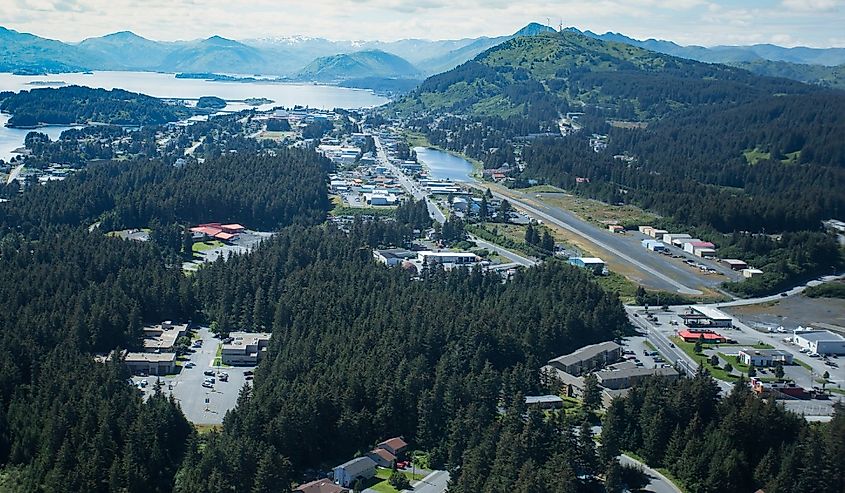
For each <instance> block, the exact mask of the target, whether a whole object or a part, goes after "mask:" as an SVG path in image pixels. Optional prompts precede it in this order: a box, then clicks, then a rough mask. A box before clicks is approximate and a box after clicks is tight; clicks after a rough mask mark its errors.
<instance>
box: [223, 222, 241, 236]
mask: <svg viewBox="0 0 845 493" xmlns="http://www.w3.org/2000/svg"><path fill="white" fill-rule="evenodd" d="M220 229H222V230H223V231H225V232H227V233H232V234H237V233H242V232H243V230H245V229H246V228H245V227H243V226H241V225H240V224H237V223H234V224H224V225H222V226H220Z"/></svg>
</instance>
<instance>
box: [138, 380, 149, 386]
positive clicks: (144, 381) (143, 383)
mask: <svg viewBox="0 0 845 493" xmlns="http://www.w3.org/2000/svg"><path fill="white" fill-rule="evenodd" d="M148 384H149V382H147V379H146V378H145V379H143V380H141V381H140V382H138V385H140V386H141V388H143V387H146V386H147V385H148Z"/></svg>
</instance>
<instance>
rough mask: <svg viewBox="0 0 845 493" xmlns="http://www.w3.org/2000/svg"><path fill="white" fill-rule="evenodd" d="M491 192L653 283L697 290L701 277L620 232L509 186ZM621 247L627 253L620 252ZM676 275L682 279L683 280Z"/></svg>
mask: <svg viewBox="0 0 845 493" xmlns="http://www.w3.org/2000/svg"><path fill="white" fill-rule="evenodd" d="M469 185H471V186H473V187H475V188H478V189H485V188H486V187H485V186H484V185H483V184H478V183H469ZM491 192H492V193H493V195H494V196H496V197H498V198H500V199H507V200H508V201H509V202H510V203H512V204H513V205H515V206H517V207H518V208H520V209H523V210H524V211H526V212H527V213H529V214H530V215H532V216H534V217H535V218H539V219H542V220H544V221H548V222H550V223H552V224H554V225H556V226H559V227H561V228H563V229H566V230H567V231H569V232H571V233H574V234H576V235H578V236H580V237H582V238H584V239H586V240H587V241H589V242H590V243H592V244H594V245H596V246H597V247H599V248H600V249H602V250H604V251H605V252H607V253H609V254H611V255H615V256H616V257H618V258H620V259H622V260H623V261H625V262H628V263H630V264H631V265H634V266H636V267H637V268H639V269H640V270H641V271H643V272H644V273H647V274H649V275H650V276H651V277H652V278H653V279H652V280H651V281H652V282H650V284H652V285H653V287H656V288H660V289H668V290H674V291H677V292H678V293H681V294H692V295H697V294H701V291H699V290H697V289H694V288H692V287H690V286H691V285H700V284H701V280H700V279H698V278H697V277H696V275H695V274H694V273H692V272H689V271H687V270H684V269H683V268H682V267H681V266H679V265H674V264H671V263H669V262H667V261H666V259H664V258H662V257H661V256H659V255H655V254H654V253H653V252H649V251H648V250H646V249H644V248H638V247H636V246H635V245H633V243H632V242H631V241H629V240H628V239H626V238H624V237H621V236H620V235H614V234H613V233H610V232H608V231H605V230H602V229H599V228H598V227H596V226H593V225H592V224H589V223H587V222H585V221H583V220H581V219H579V218H577V217H575V215H573V214H571V213H569V212H567V211H564V210H563V209H560V208H557V207H551V206H548V205H546V204H541V203H538V202H536V201H535V200H533V199H531V197H530V196H528V195H527V194H524V193H521V192H518V191H513V190H509V191H508V194H507V195H505V194H502V193H500V192H498V191H493V190H491ZM623 250H624V251H625V252H627V253H623ZM664 272H669V273H671V274H672V277H670V276H668V275H666V274H665V273H664ZM677 279H681V280H683V283H682V282H679V281H678V280H677Z"/></svg>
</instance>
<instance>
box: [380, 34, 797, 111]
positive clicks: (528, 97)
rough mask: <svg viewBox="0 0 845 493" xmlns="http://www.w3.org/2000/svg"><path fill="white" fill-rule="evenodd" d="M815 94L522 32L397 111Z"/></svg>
mask: <svg viewBox="0 0 845 493" xmlns="http://www.w3.org/2000/svg"><path fill="white" fill-rule="evenodd" d="M811 91H812V88H810V87H809V86H806V85H803V84H800V83H797V82H792V81H786V80H782V79H772V78H765V77H759V76H755V75H753V74H751V73H749V72H746V71H744V70H740V69H736V68H732V67H727V66H724V65H709V64H704V63H699V62H695V61H691V60H684V59H680V58H675V57H671V56H668V55H663V54H660V53H655V52H651V51H648V50H644V49H641V48H637V47H634V46H630V45H626V44H622V43H614V42H605V41H601V40H596V39H592V38H589V37H586V36H583V35H580V34H576V33H571V32H563V33H543V34H538V35H535V36H524V37H518V38H514V39H511V40H510V41H507V42H505V43H503V44H501V45H499V46H496V47H494V48H491V49H489V50H487V51H486V52H484V53H482V54H481V55H479V56H478V57H476V58H475V59H474V60H472V61H469V62H467V63H465V64H463V65H461V66H459V67H457V68H455V69H453V70H451V71H449V72H446V73H443V74H439V75H436V76H433V77H430V78H429V79H427V80H426V81H425V82H424V83H423V84H422V85H420V87H419V88H418V89H417V90H416V91H414V92H413V93H412V94H410V95H409V96H407V97H406V98H404V99H403V100H401V101H400V102H398V103H397V104H396V106H395V108H396V110H397V111H399V112H400V113H401V114H403V115H407V114H409V113H414V112H420V111H423V112H425V111H441V112H443V111H445V112H453V113H464V114H470V115H488V116H491V115H497V116H509V115H520V114H526V113H532V112H533V113H541V114H544V115H545V114H548V115H556V114H558V113H559V112H565V111H569V110H570V109H571V108H577V109H580V107H581V106H582V105H592V106H596V107H600V108H601V109H602V111H603V112H605V113H608V114H612V115H613V116H615V117H618V118H630V119H642V118H655V117H660V116H665V115H667V114H670V113H671V112H673V111H676V110H678V109H682V108H688V107H691V106H695V105H702V104H714V103H740V102H746V101H751V100H754V99H757V98H759V97H762V96H767V95H773V94H804V93H808V92H811Z"/></svg>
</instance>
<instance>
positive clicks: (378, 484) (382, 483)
mask: <svg viewBox="0 0 845 493" xmlns="http://www.w3.org/2000/svg"><path fill="white" fill-rule="evenodd" d="M392 472H393V471H392V470H390V469H387V468H385V467H378V468H376V477H374V478H373V479H371V480H370V481H367V483H366V484H365V486H366V487H367V488H371V489H372V490H374V491H378V492H379V493H399V490H397V489H396V488H394V487H393V486H391V485H390V483H389V482H388V481H387V480H388V479H389V478H390V474H391V473H392ZM400 472H401V473H402V474H403V475H404V476H405V477H406V478H408V481H419V480H420V479H422V478H423V477H424V476H423V475H422V474H412V473H410V472H407V471H400Z"/></svg>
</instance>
